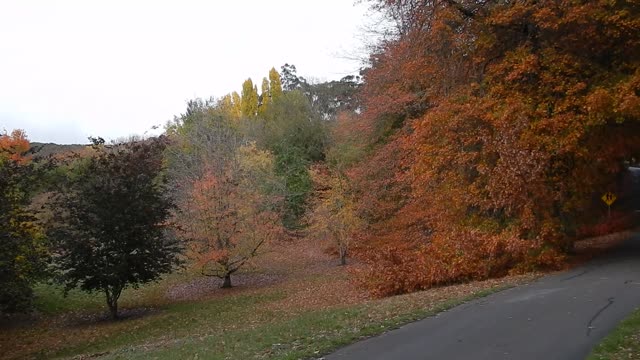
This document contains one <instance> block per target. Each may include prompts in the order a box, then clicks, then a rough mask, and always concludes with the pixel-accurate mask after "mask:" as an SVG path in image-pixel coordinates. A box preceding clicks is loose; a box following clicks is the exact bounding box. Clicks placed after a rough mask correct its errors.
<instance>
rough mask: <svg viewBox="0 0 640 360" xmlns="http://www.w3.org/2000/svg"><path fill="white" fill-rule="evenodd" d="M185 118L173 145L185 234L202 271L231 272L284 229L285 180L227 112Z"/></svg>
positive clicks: (227, 282) (226, 283) (227, 276)
mask: <svg viewBox="0 0 640 360" xmlns="http://www.w3.org/2000/svg"><path fill="white" fill-rule="evenodd" d="M187 124H188V123H186V122H185V127H184V128H183V131H182V133H181V135H180V136H178V137H176V138H175V140H174V141H175V142H174V145H173V146H172V148H171V149H170V150H171V151H170V154H169V160H170V164H171V167H170V173H171V176H172V178H173V181H174V183H175V186H174V189H175V191H176V192H177V194H178V195H177V196H178V199H179V201H178V204H179V212H178V213H177V220H178V223H179V224H180V227H181V229H182V236H183V237H184V238H185V239H186V240H187V241H188V243H189V244H190V246H189V248H190V254H191V256H192V257H193V258H194V259H195V260H196V263H197V264H198V265H199V266H200V267H201V272H202V274H203V275H207V276H216V277H219V278H221V279H222V280H223V283H222V287H224V288H228V287H231V286H232V282H231V276H232V275H233V274H234V273H236V272H237V271H239V270H240V269H241V268H242V267H243V266H244V265H245V264H246V263H247V262H249V261H250V260H251V259H252V258H253V257H255V256H257V255H258V253H259V250H260V248H261V247H262V246H263V245H264V244H265V243H268V242H270V241H272V240H274V239H275V238H276V237H277V236H278V234H279V233H280V228H281V227H280V207H281V194H282V191H283V190H282V186H281V181H280V179H279V178H278V177H277V176H276V175H275V174H274V159H273V156H272V155H271V154H270V153H269V152H267V151H264V150H260V149H258V148H256V146H255V145H254V144H253V143H250V142H247V140H246V137H245V136H244V135H243V134H242V133H241V132H240V130H239V129H238V128H237V127H234V126H232V124H231V123H230V122H229V119H228V118H226V117H225V116H224V115H223V114H221V113H220V112H218V111H216V110H215V109H211V110H210V111H206V110H205V116H204V118H203V119H202V120H201V121H199V122H198V123H189V124H190V125H187Z"/></svg>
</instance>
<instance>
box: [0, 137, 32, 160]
mask: <svg viewBox="0 0 640 360" xmlns="http://www.w3.org/2000/svg"><path fill="white" fill-rule="evenodd" d="M30 148H31V145H30V143H29V140H28V139H27V135H26V133H25V132H24V130H20V129H15V130H13V131H12V132H11V134H8V133H7V132H5V133H4V134H0V162H2V161H4V160H11V161H16V162H19V163H23V164H24V163H26V162H29V161H30V157H29V156H27V155H25V154H26V153H27V152H28V151H29V149H30Z"/></svg>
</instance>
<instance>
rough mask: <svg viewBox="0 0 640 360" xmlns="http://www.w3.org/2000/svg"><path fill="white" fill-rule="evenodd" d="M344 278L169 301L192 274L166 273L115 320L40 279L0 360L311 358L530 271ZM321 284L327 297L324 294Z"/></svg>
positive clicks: (6, 334)
mask: <svg viewBox="0 0 640 360" xmlns="http://www.w3.org/2000/svg"><path fill="white" fill-rule="evenodd" d="M181 276H183V277H184V278H182V279H181ZM348 276H349V274H348V273H347V271H346V270H345V269H343V268H338V267H335V268H333V269H331V270H329V273H328V276H317V274H309V275H307V277H306V278H297V279H293V280H289V281H283V282H280V283H278V284H274V285H269V286H264V287H259V288H249V287H246V288H237V289H232V290H230V291H228V292H227V291H225V292H222V291H220V290H218V289H215V291H213V292H212V293H211V294H209V295H206V296H204V297H200V298H198V299H192V300H175V299H174V300H171V299H167V298H166V296H165V294H166V293H167V290H168V289H170V288H171V286H174V285H175V284H180V283H184V282H185V281H191V280H193V276H192V275H173V276H171V277H170V278H168V279H165V280H163V281H162V282H161V283H158V284H153V285H150V286H147V287H144V288H141V289H139V290H128V291H126V292H125V294H124V295H123V299H122V308H123V309H124V310H123V315H124V318H123V319H122V320H119V321H111V320H108V318H107V317H106V316H107V314H106V311H105V309H104V305H103V302H104V300H103V298H102V295H101V294H93V295H91V294H89V295H88V294H84V293H81V292H72V293H70V294H69V296H68V297H67V298H62V297H61V293H60V289H58V288H56V287H53V286H50V285H40V286H39V287H38V288H37V289H36V292H37V294H38V295H39V296H38V307H39V309H40V311H41V315H40V316H39V318H38V320H33V322H31V323H28V324H23V325H15V324H14V325H12V326H9V327H5V328H3V329H2V330H3V331H2V332H1V333H0V348H2V349H3V351H2V353H1V354H0V357H3V358H7V359H17V358H36V359H38V358H74V357H78V358H88V357H91V358H103V359H111V358H113V359H115V358H127V359H147V358H157V359H175V358H207V359H251V358H254V359H256V358H257V359H300V358H303V359H304V358H314V357H320V356H321V355H323V354H326V353H328V352H330V351H331V350H334V349H336V348H338V347H340V346H342V345H345V344H348V343H351V342H354V341H356V340H358V339H360V338H363V337H367V336H371V335H375V334H380V333H382V332H384V331H386V330H389V329H392V328H395V327H398V326H399V325H402V324H405V323H407V322H410V321H414V320H417V319H420V318H424V317H426V316H429V315H432V314H435V313H437V312H440V311H443V310H445V309H448V308H450V307H452V306H455V305H457V304H460V303H462V302H464V301H467V300H469V299H472V298H476V297H480V296H485V295H487V294H489V293H492V292H495V291H498V290H501V289H504V288H507V287H511V286H514V285H517V284H520V283H523V282H526V281H528V280H530V279H531V278H532V277H531V276H519V277H510V278H505V279H499V280H489V281H484V282H477V283H472V284H463V285H456V286H450V287H443V288H439V289H432V290H429V291H424V292H419V293H414V294H409V295H403V296H396V297H392V298H387V299H379V300H372V299H366V298H363V297H357V296H356V297H354V296H353V293H349V292H350V291H352V289H353V287H352V286H350V284H349V282H348ZM323 291H324V292H326V291H331V292H332V294H330V296H328V297H327V296H324V294H323ZM335 292H337V293H335ZM310 296H311V298H313V297H314V296H315V298H317V299H320V300H318V301H312V299H311V298H310ZM341 297H343V298H344V299H343V300H344V301H340V298H341Z"/></svg>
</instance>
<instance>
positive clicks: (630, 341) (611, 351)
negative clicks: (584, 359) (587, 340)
mask: <svg viewBox="0 0 640 360" xmlns="http://www.w3.org/2000/svg"><path fill="white" fill-rule="evenodd" d="M609 359H611V360H617V359H632V360H640V309H637V310H636V311H634V312H633V313H632V314H631V315H630V316H629V317H628V318H626V319H625V320H623V321H622V322H621V323H620V325H618V327H617V328H616V329H615V330H614V331H613V332H612V333H611V334H609V335H607V337H605V338H604V340H602V342H600V344H598V346H596V347H595V348H594V349H593V351H592V352H591V355H589V357H588V360H609Z"/></svg>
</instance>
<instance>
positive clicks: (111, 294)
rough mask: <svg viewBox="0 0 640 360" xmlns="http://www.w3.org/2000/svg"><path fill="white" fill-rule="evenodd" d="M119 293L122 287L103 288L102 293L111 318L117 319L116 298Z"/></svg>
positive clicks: (118, 296)
mask: <svg viewBox="0 0 640 360" xmlns="http://www.w3.org/2000/svg"><path fill="white" fill-rule="evenodd" d="M121 293H122V287H113V288H111V289H110V288H109V287H108V286H107V287H106V288H105V289H104V294H105V295H106V297H107V306H108V307H109V312H110V313H111V318H112V319H113V320H116V319H118V299H119V298H120V294H121Z"/></svg>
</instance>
